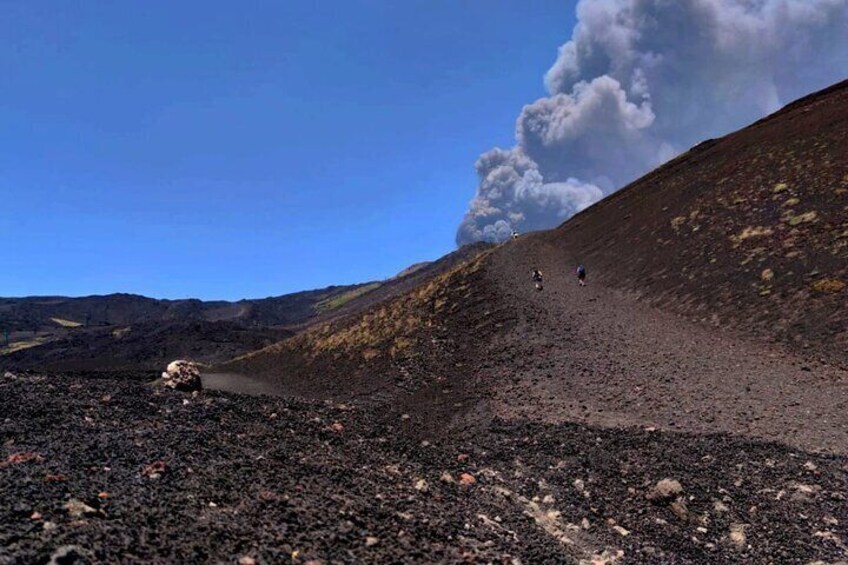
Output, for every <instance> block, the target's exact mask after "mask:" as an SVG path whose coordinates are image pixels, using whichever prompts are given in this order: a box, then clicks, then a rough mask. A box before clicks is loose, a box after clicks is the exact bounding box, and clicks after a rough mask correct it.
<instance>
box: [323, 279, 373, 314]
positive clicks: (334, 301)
mask: <svg viewBox="0 0 848 565" xmlns="http://www.w3.org/2000/svg"><path fill="white" fill-rule="evenodd" d="M381 286H382V283H378V282H375V283H371V284H367V285H365V286H360V287H359V288H356V289H354V290H349V291H348V292H344V293H342V294H338V295H336V296H331V297H330V298H325V299H324V300H322V301H320V302H318V303H317V304H316V305H315V309H316V310H318V311H319V312H327V311H329V310H335V309H337V308H341V307H342V306H344V305H345V304H347V303H348V302H350V301H351V300H353V299H354V298H359V297H360V296H362V295H363V294H366V293H368V292H371V291H372V290H376V289H378V288H380V287H381Z"/></svg>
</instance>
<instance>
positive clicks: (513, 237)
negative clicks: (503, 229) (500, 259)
mask: <svg viewBox="0 0 848 565" xmlns="http://www.w3.org/2000/svg"><path fill="white" fill-rule="evenodd" d="M516 239H518V232H517V231H515V230H512V241H515V240H516Z"/></svg>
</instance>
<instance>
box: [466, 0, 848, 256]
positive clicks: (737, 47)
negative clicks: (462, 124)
mask: <svg viewBox="0 0 848 565" xmlns="http://www.w3.org/2000/svg"><path fill="white" fill-rule="evenodd" d="M577 21H578V23H577V25H576V27H575V28H574V31H573V33H572V36H571V39H570V40H569V41H568V42H567V43H565V45H563V46H562V47H560V49H559V56H558V57H557V60H556V62H555V63H554V65H553V66H552V67H551V69H550V70H549V71H548V72H547V74H546V75H545V84H546V86H547V89H548V92H549V96H547V97H545V98H541V99H539V100H537V101H535V102H533V103H532V104H529V105H527V106H525V107H524V109H523V110H522V111H521V114H520V116H519V117H518V120H517V121H516V132H515V137H516V145H515V147H513V148H511V149H508V150H503V149H494V150H492V151H489V152H487V153H485V154H483V155H482V156H481V157H480V158H479V159H478V161H477V164H476V167H477V174H478V175H479V178H480V184H479V185H478V187H477V194H476V195H475V197H474V199H473V200H472V201H471V204H470V206H469V210H468V212H467V213H466V215H465V218H464V219H463V221H462V223H461V224H460V226H459V230H458V232H457V243H458V244H459V245H463V244H466V243H470V242H473V241H479V240H486V241H503V240H504V239H506V238H507V237H508V236H509V234H510V232H511V231H512V230H513V229H517V230H519V231H530V230H537V229H546V228H551V227H554V226H556V225H558V224H559V223H561V222H562V221H564V220H566V219H568V218H569V217H570V216H571V215H573V214H575V213H577V212H579V211H580V210H583V209H584V208H586V207H587V206H590V205H591V204H593V203H594V202H596V201H598V200H599V199H600V198H602V197H603V196H604V195H606V194H609V193H610V192H613V191H615V190H616V189H618V188H620V187H621V186H623V185H624V184H626V183H628V182H630V181H632V180H634V179H635V178H637V177H638V176H640V175H642V174H644V173H646V172H647V171H649V170H650V169H652V168H654V167H656V166H657V165H660V164H662V163H664V162H665V161H667V160H669V159H671V158H672V157H674V156H675V155H676V154H678V153H679V152H681V151H684V150H686V149H687V148H689V147H691V146H692V145H694V144H695V143H698V142H699V141H701V140H703V139H706V138H711V137H716V136H720V135H723V134H726V133H729V132H730V131H732V130H734V129H737V128H739V127H742V126H744V125H745V124H747V123H749V122H751V121H753V120H755V119H758V118H760V117H762V116H764V115H766V114H768V113H771V112H773V111H775V110H777V109H779V108H780V107H781V105H782V104H785V103H786V102H789V101H791V100H794V99H796V98H798V97H800V96H802V95H804V94H806V93H809V92H812V91H814V90H817V89H820V88H824V87H825V86H828V85H830V84H832V83H834V82H837V81H839V80H841V79H844V78H846V76H848V0H676V1H671V0H581V1H580V2H579V3H578V5H577Z"/></svg>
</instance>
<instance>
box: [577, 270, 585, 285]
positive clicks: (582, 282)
mask: <svg viewBox="0 0 848 565" xmlns="http://www.w3.org/2000/svg"><path fill="white" fill-rule="evenodd" d="M577 283H578V284H579V285H580V286H586V267H584V266H583V265H578V266H577Z"/></svg>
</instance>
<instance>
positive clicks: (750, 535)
mask: <svg viewBox="0 0 848 565" xmlns="http://www.w3.org/2000/svg"><path fill="white" fill-rule="evenodd" d="M387 413H388V412H386V413H383V412H381V411H379V410H377V409H375V408H373V407H372V408H364V407H358V406H356V405H343V404H336V403H309V402H303V401H293V400H286V399H280V398H270V397H246V396H238V395H229V394H224V393H216V392H201V393H199V394H194V395H192V394H190V393H183V392H179V391H173V390H165V389H159V388H153V387H150V386H149V385H147V384H144V383H141V382H139V381H132V380H118V379H86V378H84V377H66V376H54V375H50V376H35V375H29V376H16V377H15V376H11V375H9V376H6V377H4V378H0V415H2V416H0V445H2V447H0V563H48V562H50V561H51V559H53V562H54V563H73V562H80V563H85V562H100V561H109V562H138V561H146V562H151V561H152V562H204V561H214V562H232V563H236V562H238V563H242V564H249V563H304V564H305V563H312V564H313V565H314V564H318V563H346V562H435V561H440V562H469V561H470V562H495V563H543V562H558V563H562V562H583V563H728V562H745V563H768V562H775V563H813V562H820V563H838V562H840V560H842V561H844V560H846V559H848V546H846V543H848V501H846V496H848V458H845V457H837V456H817V455H812V454H807V453H803V452H799V451H794V450H791V449H788V448H786V447H783V446H780V445H778V444H768V443H754V442H750V441H745V440H739V439H732V438H730V437H727V436H721V435H712V436H705V435H701V436H693V435H685V434H674V433H666V432H659V431H652V430H650V429H647V430H643V429H626V430H599V429H593V428H589V427H585V426H578V425H569V424H560V425H545V424H530V423H522V422H512V423H505V422H502V421H498V420H495V421H494V422H493V423H492V424H491V425H490V426H488V427H486V428H485V429H483V428H481V430H482V431H477V432H474V433H473V434H472V433H468V434H461V433H458V434H456V435H454V436H453V437H447V438H445V437H441V438H437V437H434V438H432V439H430V440H427V439H425V440H423V441H422V440H421V438H420V434H419V435H418V436H417V437H416V439H412V437H413V436H411V435H409V434H407V433H406V432H405V431H404V430H407V429H409V428H414V427H416V424H417V422H416V415H415V414H414V413H413V414H411V415H403V414H402V415H400V416H399V417H398V416H395V415H392V416H386V415H385V414H387ZM665 479H667V480H665Z"/></svg>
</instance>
